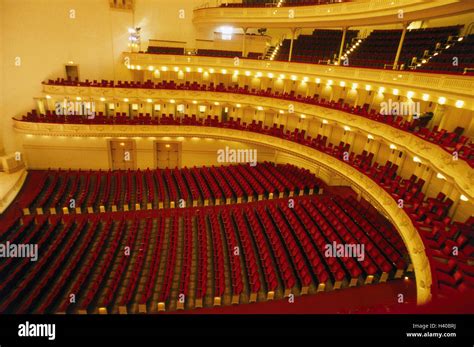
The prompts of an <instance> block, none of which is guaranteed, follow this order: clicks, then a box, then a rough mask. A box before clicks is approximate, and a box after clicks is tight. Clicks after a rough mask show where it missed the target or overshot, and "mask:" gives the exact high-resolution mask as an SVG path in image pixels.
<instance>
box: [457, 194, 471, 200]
mask: <svg viewBox="0 0 474 347" xmlns="http://www.w3.org/2000/svg"><path fill="white" fill-rule="evenodd" d="M459 198H460V199H461V200H462V201H469V199H468V198H467V196H466V195H464V194H461V196H460V197H459Z"/></svg>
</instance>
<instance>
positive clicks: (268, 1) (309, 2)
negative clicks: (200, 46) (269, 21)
mask: <svg viewBox="0 0 474 347" xmlns="http://www.w3.org/2000/svg"><path fill="white" fill-rule="evenodd" d="M346 1H348V0H282V1H280V0H243V1H242V2H240V3H226V2H223V3H222V4H221V5H220V6H221V7H269V6H272V7H273V6H277V5H278V4H279V5H278V6H283V7H284V6H314V5H327V4H335V3H342V2H346Z"/></svg>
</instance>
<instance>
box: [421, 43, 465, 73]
mask: <svg viewBox="0 0 474 347" xmlns="http://www.w3.org/2000/svg"><path fill="white" fill-rule="evenodd" d="M462 40H464V37H462V36H461V37H458V39H457V41H458V42H461V41H462ZM450 47H451V45H450V44H447V45H446V46H445V47H444V49H449V48H450ZM438 54H439V53H438V52H435V53H433V55H432V56H431V57H428V59H422V60H421V63H418V64H416V66H417V67H420V66H421V65H423V64H426V63H427V62H428V61H429V60H431V58H433V57H436V56H437V55H438Z"/></svg>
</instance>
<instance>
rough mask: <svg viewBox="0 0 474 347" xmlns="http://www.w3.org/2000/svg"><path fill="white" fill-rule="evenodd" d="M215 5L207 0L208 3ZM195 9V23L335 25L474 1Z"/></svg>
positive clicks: (437, 13) (446, 11)
mask: <svg viewBox="0 0 474 347" xmlns="http://www.w3.org/2000/svg"><path fill="white" fill-rule="evenodd" d="M209 5H210V6H212V3H211V4H209V3H208V4H207V6H209ZM205 6H206V5H204V6H203V7H200V8H196V9H195V10H194V16H193V23H194V24H195V25H207V26H213V25H233V26H236V27H244V28H261V27H266V28H294V27H298V28H305V27H307V28H334V27H353V26H367V25H370V26H373V25H383V24H393V23H402V22H411V21H415V20H424V19H431V18H436V17H442V16H450V15H456V14H462V13H466V12H468V11H470V10H472V9H474V3H473V2H471V1H460V0H391V1H388V0H368V1H358V2H347V3H340V4H330V5H316V6H301V7H300V6H295V7H280V8H275V7H269V8H229V7H205Z"/></svg>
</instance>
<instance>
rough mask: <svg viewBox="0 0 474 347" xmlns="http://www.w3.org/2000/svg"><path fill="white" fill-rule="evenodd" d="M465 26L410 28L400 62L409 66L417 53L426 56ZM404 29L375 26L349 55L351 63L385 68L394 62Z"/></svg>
mask: <svg viewBox="0 0 474 347" xmlns="http://www.w3.org/2000/svg"><path fill="white" fill-rule="evenodd" d="M460 29H461V26H450V27H438V28H425V29H413V30H408V31H407V33H406V35H405V40H404V42H403V46H402V51H401V53H400V57H399V61H398V65H402V64H403V66H404V69H408V67H409V66H410V65H411V61H412V58H413V57H417V58H420V59H421V58H422V57H423V56H424V55H425V51H428V52H430V51H434V50H435V49H436V46H437V45H438V44H439V45H441V44H444V43H446V42H447V41H448V39H449V38H450V36H457V35H459V31H460ZM401 35H402V30H374V31H372V32H371V33H370V35H369V36H368V37H367V38H366V39H364V40H363V41H362V42H361V43H360V45H359V46H358V47H357V48H355V49H354V51H353V52H352V53H351V54H350V55H349V56H348V57H349V66H362V67H370V68H384V67H385V66H390V68H391V67H392V65H393V62H394V61H395V56H396V54H397V49H398V45H399V43H400V38H401Z"/></svg>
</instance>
